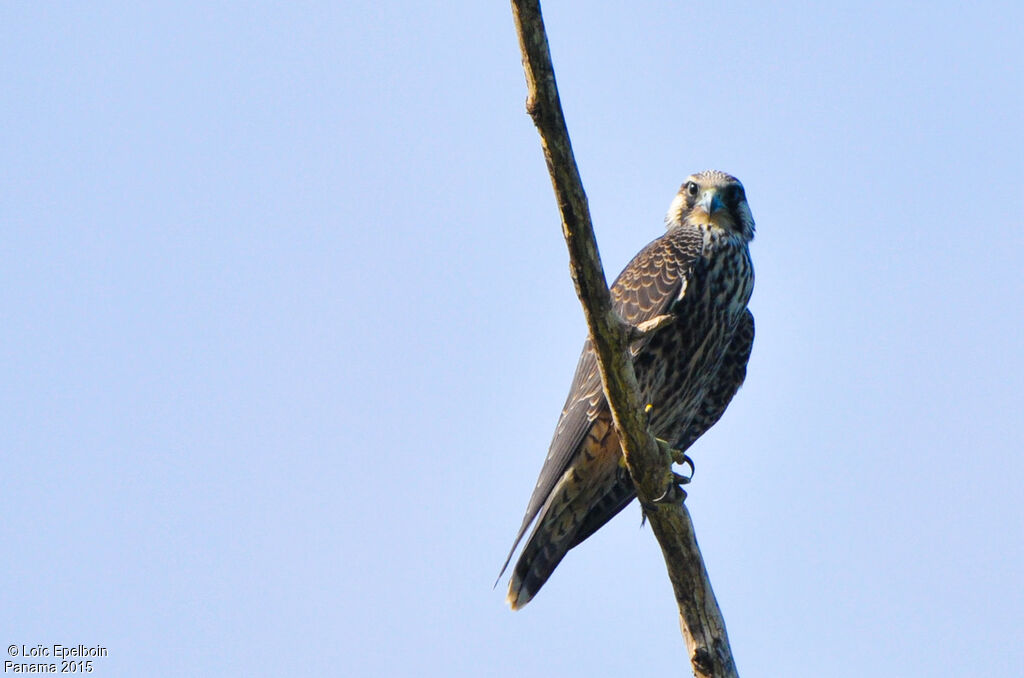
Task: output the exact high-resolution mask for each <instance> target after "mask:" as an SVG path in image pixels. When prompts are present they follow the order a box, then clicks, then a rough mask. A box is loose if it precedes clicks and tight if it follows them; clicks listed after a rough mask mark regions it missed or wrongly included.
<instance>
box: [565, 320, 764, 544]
mask: <svg viewBox="0 0 1024 678" xmlns="http://www.w3.org/2000/svg"><path fill="white" fill-rule="evenodd" d="M753 345H754V314H753V313H751V312H750V310H749V309H748V310H747V312H746V313H744V314H743V316H742V317H741V318H740V322H739V325H738V326H737V327H736V332H735V334H733V338H732V342H730V344H729V348H728V350H727V351H726V354H725V357H724V358H723V359H722V365H721V366H720V367H719V368H718V378H717V379H716V380H715V383H714V384H712V386H711V388H710V389H709V390H708V392H707V393H705V394H704V400H702V401H701V406H700V410H699V412H698V414H697V416H695V417H694V419H693V421H692V422H691V423H690V426H689V427H687V429H686V431H685V432H684V433H683V435H682V437H681V438H680V439H679V440H678V441H676V442H675V443H674V445H675V447H676V449H678V450H679V451H680V452H685V451H686V450H687V449H689V447H690V446H691V445H693V443H694V442H696V440H697V438H700V437H701V436H702V435H704V433H705V432H706V431H707V430H708V429H709V428H711V427H712V426H714V425H715V423H717V422H718V420H719V419H721V418H722V414H724V413H725V408H726V407H728V405H729V402H730V401H731V400H732V398H733V396H734V395H736V391H738V390H739V388H740V386H742V385H743V380H744V379H745V378H746V376H747V361H748V360H749V359H750V349H751V348H752V347H753ZM619 471H620V475H621V476H622V478H621V479H620V482H617V483H615V485H613V486H612V487H610V488H609V490H608V492H607V493H605V495H604V496H603V497H601V498H600V500H599V501H598V502H597V503H596V504H594V507H593V508H592V509H591V510H590V512H589V513H587V515H586V517H585V518H584V520H583V522H582V523H581V524H580V528H579V531H578V532H577V533H576V536H575V538H574V539H573V542H572V546H570V547H569V548H573V547H574V546H576V545H577V544H579V543H581V542H582V541H583V540H584V539H586V538H587V537H589V536H590V535H592V534H594V532H596V531H597V530H598V528H600V527H601V526H602V525H604V524H605V523H607V522H608V521H609V520H611V519H612V518H614V517H615V514H617V513H618V512H619V511H621V510H622V509H624V508H626V506H628V505H629V502H631V501H633V498H634V497H636V488H634V487H633V481H632V479H631V478H629V472H628V471H627V470H626V469H624V468H620V469H619Z"/></svg>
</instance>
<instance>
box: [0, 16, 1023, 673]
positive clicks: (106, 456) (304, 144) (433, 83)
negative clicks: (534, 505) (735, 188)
mask: <svg viewBox="0 0 1024 678" xmlns="http://www.w3.org/2000/svg"><path fill="white" fill-rule="evenodd" d="M544 9H545V16H546V19H547V23H548V31H549V37H550V39H551V42H552V51H553V57H554V60H555V66H556V69H557V74H558V78H559V85H560V87H561V92H562V97H563V105H564V108H565V112H566V115H567V118H568V123H569V127H570V131H571V134H572V137H573V142H574V144H575V149H576V154H577V160H578V162H579V165H580V169H581V173H582V176H583V180H584V183H585V186H586V189H587V191H588V195H589V198H590V205H591V209H592V213H593V217H594V222H595V227H596V231H597V235H598V241H599V244H600V246H601V252H602V255H603V257H604V263H605V268H606V271H607V272H608V275H609V277H611V276H614V274H615V273H616V272H617V271H618V270H620V269H621V267H622V266H623V265H624V264H625V263H626V262H627V261H628V260H629V258H630V257H631V256H632V255H633V254H634V253H635V252H636V251H637V250H639V249H640V247H642V246H643V245H644V244H645V243H647V242H648V241H650V240H651V239H653V238H654V237H656V236H657V235H658V234H659V233H660V231H661V228H662V217H663V215H664V212H665V210H666V209H667V207H668V204H669V202H670V201H671V199H672V196H673V194H674V193H675V191H676V189H677V187H678V186H679V184H680V182H681V181H682V180H683V178H685V176H686V175H687V174H689V173H690V172H693V171H697V170H701V169H705V168H711V167H713V168H718V169H722V170H725V171H728V172H731V173H733V174H735V175H736V176H738V177H740V178H741V179H742V180H743V182H744V184H745V186H746V188H747V194H748V197H749V200H750V204H751V207H752V209H753V212H754V216H755V218H756V220H757V225H758V235H757V238H756V240H755V241H754V243H753V245H752V253H753V258H754V262H755V267H756V270H757V284H756V288H755V291H754V296H753V300H752V302H751V308H752V309H753V311H754V314H755V316H756V318H757V327H758V337H757V340H756V342H755V346H754V352H753V356H752V359H751V363H750V370H749V375H748V379H747V384H746V386H744V388H743V389H742V390H741V392H740V393H739V395H738V396H737V398H736V400H735V401H734V403H733V404H732V406H731V407H730V409H729V411H728V413H727V414H726V416H725V417H724V418H723V419H722V421H721V422H720V424H719V425H718V426H717V427H716V428H714V429H713V430H712V431H711V432H709V433H708V434H707V435H706V436H705V437H704V438H702V439H701V440H700V441H699V442H698V443H697V445H696V446H695V447H694V448H693V449H692V450H691V455H692V456H693V457H694V459H695V460H696V464H697V475H696V478H695V480H694V483H693V485H692V486H691V488H690V497H689V499H688V503H689V507H690V511H691V514H692V516H693V519H694V522H695V524H696V528H697V535H698V538H699V540H700V543H701V546H702V548H703V551H704V556H705V559H706V562H707V566H708V569H709V571H710V574H711V578H712V582H713V584H714V586H715V591H716V594H717V596H718V599H719V602H720V603H721V606H722V609H723V612H724V615H725V618H726V620H727V623H728V628H729V634H730V638H731V640H732V645H733V651H734V653H735V656H736V659H737V662H738V666H739V669H740V672H741V674H742V675H744V676H748V677H749V676H777V675H787V676H821V675H829V676H833V677H840V678H841V677H844V676H851V677H852V676H863V675H871V674H880V675H892V676H900V677H912V676H928V677H933V676H964V675H979V676H982V675H983V676H1015V675H1018V673H1019V670H1020V666H1022V665H1024V650H1022V647H1024V645H1022V643H1021V631H1022V629H1024V611H1022V610H1024V586H1022V584H1021V580H1022V574H1024V499H1022V493H1021V489H1020V488H1021V486H1022V480H1024V461H1022V459H1021V451H1022V450H1024V434H1022V432H1021V427H1020V423H1019V419H1020V406H1021V403H1022V395H1021V394H1022V383H1024V356H1022V351H1021V341H1022V336H1024V312H1022V302H1021V299H1022V294H1024V276H1022V275H1021V269H1020V264H1019V262H1020V257H1021V251H1022V250H1024V228H1022V226H1024V191H1022V185H1024V161H1022V158H1024V132H1022V126H1021V123H1022V120H1024V88H1022V87H1021V83H1022V82H1024V78H1022V70H1024V48H1022V46H1021V40H1020V35H1019V32H1020V30H1019V29H1020V26H1021V25H1022V24H1024V10H1022V8H1021V5H1020V4H1019V3H1009V2H1008V3H994V2H993V3H986V2H982V3H978V4H975V5H973V6H971V7H970V8H968V7H963V6H961V5H960V3H933V4H931V5H929V6H928V7H927V9H925V8H924V7H922V6H921V5H917V4H910V3H891V2H890V3H884V4H883V3H877V4H875V3H872V4H866V5H865V4H863V3H840V4H829V5H828V6H823V5H819V4H812V3H807V4H792V3H782V4H779V3H775V4H767V5H766V4H764V3H738V4H734V3H727V4H715V5H711V4H687V3H669V2H652V3H643V4H640V5H637V4H635V3H579V2H577V3H556V2H549V3H546V5H545V7H544ZM0 86H2V90H3V92H4V97H3V100H4V105H3V106H0V149H2V153H3V157H2V162H0V251H2V252H3V254H4V261H5V264H4V265H3V266H2V267H0V289H2V290H3V294H2V295H0V327H2V329H0V463H2V474H3V485H2V491H0V515H2V520H0V543H2V544H3V552H4V557H3V569H2V573H3V577H2V580H0V609H2V610H4V614H3V615H0V617H2V618H0V641H2V643H3V644H4V645H9V644H18V645H20V644H25V645H35V644H37V643H42V644H45V645H52V644H54V643H61V644H64V645H77V644H78V643H82V644H85V645H103V646H105V647H107V648H108V649H109V656H108V657H107V658H105V659H103V660H101V661H99V662H97V665H96V673H95V675H99V676H115V675H117V676H121V675H124V676H135V675H147V676H177V675H220V674H223V675H241V674H243V673H244V674H248V675H267V676H269V675H331V674H336V675H359V676H402V675H437V676H453V675H455V676H462V675H465V676H476V675H492V676H519V675H531V674H537V675H558V676H564V677H572V676H592V675H616V674H619V675H623V674H625V673H628V674H630V675H643V674H648V675H651V674H655V673H669V674H673V675H678V674H680V673H681V674H684V675H685V674H687V671H688V670H687V668H686V666H685V663H686V658H685V653H684V651H683V646H682V641H681V638H680V636H679V632H678V629H677V626H676V617H675V610H674V603H673V601H672V596H671V589H670V587H669V584H668V580H667V577H666V575H665V571H664V565H663V563H662V562H661V557H660V553H659V551H658V549H657V545H656V544H655V542H654V539H653V537H652V535H651V533H650V531H649V530H648V529H646V528H644V529H641V528H640V515H639V510H638V509H637V508H636V507H635V506H634V507H631V508H629V509H627V510H626V511H624V512H623V514H622V515H621V516H620V517H618V518H616V519H615V520H614V521H613V522H612V523H610V524H609V525H608V526H606V527H605V528H604V529H602V530H601V531H600V532H599V533H598V534H596V535H595V536H594V537H593V538H591V539H590V540H588V541H587V542H586V543H585V544H584V545H583V546H581V547H580V548H578V549H576V550H574V551H573V552H572V553H571V554H570V555H569V556H568V557H567V558H566V560H565V561H564V562H563V563H562V564H561V565H560V566H559V568H558V570H557V571H556V572H555V575H554V576H553V577H552V579H551V581H550V582H549V583H548V584H547V586H546V587H545V588H544V590H543V591H542V592H541V593H540V595H539V596H538V597H537V598H536V599H535V600H534V601H533V602H532V603H531V604H530V605H529V606H528V607H527V608H525V609H524V610H523V611H521V612H517V613H514V614H513V613H511V612H509V611H508V609H507V608H506V607H505V606H504V604H503V597H504V593H503V590H502V587H501V586H499V588H498V590H492V588H491V584H492V583H493V581H494V577H495V575H496V574H497V571H498V569H499V567H500V565H501V562H502V560H503V558H504V556H505V552H506V550H507V548H508V547H509V545H510V544H511V541H512V538H513V536H514V534H515V530H516V528H517V527H518V525H519V521H520V519H521V517H522V511H523V510H524V508H525V506H526V501H527V499H528V496H529V493H530V491H531V489H532V487H533V484H534V481H535V479H536V474H537V472H538V471H539V469H540V466H541V463H542V461H543V458H544V455H545V452H546V449H547V445H548V443H549V441H550V435H551V431H552V429H553V426H554V424H555V421H556V419H557V416H558V412H559V409H560V407H561V404H562V401H563V399H564V397H565V393H566V391H567V389H568V386H569V381H570V379H571V376H572V371H573V369H574V367H575V364H576V358H577V355H578V351H579V348H580V345H581V344H582V341H583V338H584V332H585V329H584V324H583V319H582V315H581V312H580V309H579V305H578V302H577V300H576V298H575V295H574V292H573V289H572V284H571V282H570V280H569V276H568V270H567V254H566V251H565V246H564V243H563V241H562V238H561V232H560V229H559V224H558V218H557V213H556V210H555V205H554V201H553V198H552V195H551V190H550V185H549V182H548V178H547V174H546V170H545V167H544V161H543V158H542V155H541V151H540V147H539V143H538V140H537V135H536V133H535V132H534V130H533V128H532V125H531V123H530V121H529V118H528V117H527V116H526V115H525V113H524V110H523V102H524V98H525V85H524V81H523V75H522V71H521V67H520V63H519V53H518V46H517V43H516V37H515V33H514V28H513V25H512V20H511V15H510V10H509V7H508V5H507V4H506V3H501V2H498V3H480V2H462V3H449V4H447V5H445V6H444V7H434V6H428V5H425V4H423V3H371V2H360V1H355V2H349V3H315V2H312V3H294V4H289V5H270V4H255V5H242V4H235V3H231V4H209V5H208V4H205V3H203V4H199V3H148V4H146V5H138V4H124V5H120V4H111V3H100V2H97V3H5V4H4V5H3V7H2V8H0ZM5 659H6V657H5Z"/></svg>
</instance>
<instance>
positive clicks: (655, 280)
mask: <svg viewBox="0 0 1024 678" xmlns="http://www.w3.org/2000/svg"><path fill="white" fill-rule="evenodd" d="M702 243H703V238H702V236H701V234H700V232H699V231H698V230H697V229H694V228H689V227H680V228H674V229H672V230H671V231H669V232H668V233H666V234H665V235H663V236H662V237H660V238H658V239H657V240H655V241H653V242H651V243H650V244H648V245H647V247H645V248H644V249H642V250H641V251H640V253H639V254H637V255H636V256H635V257H633V260H632V261H630V262H629V264H628V265H627V266H626V268H625V270H623V271H622V273H620V274H619V277H618V278H617V279H616V280H615V282H614V283H613V284H612V287H611V290H610V291H611V297H612V307H613V308H614V309H615V311H616V312H617V313H618V314H619V316H620V317H621V318H622V319H623V320H625V321H626V322H627V323H630V324H632V325H637V324H639V323H641V322H643V321H645V320H650V319H651V318H654V317H657V316H659V315H662V314H665V313H667V312H669V311H670V310H671V308H672V306H673V304H675V302H677V301H678V300H679V299H680V298H681V297H682V295H683V293H684V292H685V290H686V281H687V279H688V277H689V275H690V273H691V270H692V267H693V265H694V264H695V263H696V262H697V261H698V259H699V256H700V252H701V246H702ZM644 343H646V342H645V340H640V341H639V342H637V343H636V344H635V345H634V346H633V347H632V348H633V353H634V354H635V353H636V352H637V351H638V350H639V349H640V348H641V347H642V346H643V344H644ZM607 407H608V405H607V403H606V402H605V398H604V392H603V389H602V386H601V375H600V373H599V371H598V367H597V358H596V356H595V355H594V349H593V346H592V345H591V342H590V339H587V341H586V343H585V344H584V345H583V353H582V355H581V356H580V361H579V364H578V365H577V367H576V375H575V376H574V377H573V381H572V386H571V387H570V389H569V396H568V398H566V401H565V405H564V407H563V408H562V415H561V417H560V418H559V420H558V425H557V426H556V427H555V434H554V437H553V438H552V441H551V447H550V448H549V450H548V456H547V458H546V459H545V460H544V466H543V468H541V471H540V477H539V478H538V480H537V486H536V487H535V488H534V491H533V495H532V496H531V497H530V503H529V504H528V506H527V508H526V515H525V517H524V518H523V524H522V526H521V527H520V528H519V533H518V534H517V535H516V540H515V542H514V543H513V544H512V549H511V551H509V554H508V558H506V560H505V565H504V567H502V574H504V572H505V569H506V568H507V567H508V563H509V561H510V560H511V559H512V554H513V553H514V552H515V550H516V547H517V546H518V545H519V542H520V541H521V540H522V538H523V535H524V534H525V533H526V530H527V528H528V527H529V526H530V523H532V522H533V520H534V518H536V517H537V514H538V513H540V511H541V509H542V508H543V507H544V505H545V503H546V502H547V501H548V499H549V497H550V495H551V492H552V490H553V489H554V488H555V486H556V485H557V484H558V481H559V479H561V477H562V476H563V475H564V474H565V471H566V470H567V469H568V468H569V466H570V464H571V463H572V460H573V457H574V456H575V455H576V453H577V451H578V450H579V448H580V445H581V443H582V442H583V440H584V438H585V437H586V435H587V431H588V430H590V428H591V426H592V425H593V423H594V421H595V420H596V419H597V418H598V416H599V415H600V414H601V413H602V412H603V411H606V410H607ZM618 484H621V483H617V485H618ZM628 486H629V487H630V488H632V483H628ZM630 498H632V497H630ZM626 503H629V502H628V501H626ZM601 504H602V505H604V502H601ZM624 505H625V504H622V506H624ZM622 506H618V507H617V508H616V509H615V510H614V511H613V512H611V513H608V512H607V510H605V511H601V512H600V513H602V514H603V515H604V516H605V517H604V519H603V520H602V521H601V522H600V523H599V524H598V526H600V524H603V523H604V522H605V521H607V520H608V519H609V518H611V516H613V515H615V513H617V512H618V511H619V510H621V508H622ZM588 522H589V520H588ZM593 529H597V527H594V528H593ZM498 578H499V579H500V578H501V575H500V574H499V575H498Z"/></svg>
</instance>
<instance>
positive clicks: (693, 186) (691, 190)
mask: <svg viewBox="0 0 1024 678" xmlns="http://www.w3.org/2000/svg"><path fill="white" fill-rule="evenodd" d="M685 188H686V195H688V196H690V197H691V198H696V197H697V194H698V193H700V186H698V185H697V183H696V182H693V181H687V182H686V187H685Z"/></svg>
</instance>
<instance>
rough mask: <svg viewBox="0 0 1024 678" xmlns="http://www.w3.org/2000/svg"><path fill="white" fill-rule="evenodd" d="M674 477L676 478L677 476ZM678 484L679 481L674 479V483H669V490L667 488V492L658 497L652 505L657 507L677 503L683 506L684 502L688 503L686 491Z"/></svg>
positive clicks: (653, 500)
mask: <svg viewBox="0 0 1024 678" xmlns="http://www.w3.org/2000/svg"><path fill="white" fill-rule="evenodd" d="M672 475H673V476H675V475H676V474H672ZM678 482H679V481H678V480H677V479H676V478H673V479H672V482H671V483H669V485H668V487H667V488H665V491H664V492H662V494H661V496H660V497H658V498H657V499H652V500H651V503H652V504H655V505H657V504H677V503H678V504H682V503H683V502H684V501H686V490H684V489H683V488H682V487H680V486H679V485H677V484H676V483H678ZM686 482H689V480H687V481H686ZM683 484H685V483H683Z"/></svg>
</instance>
